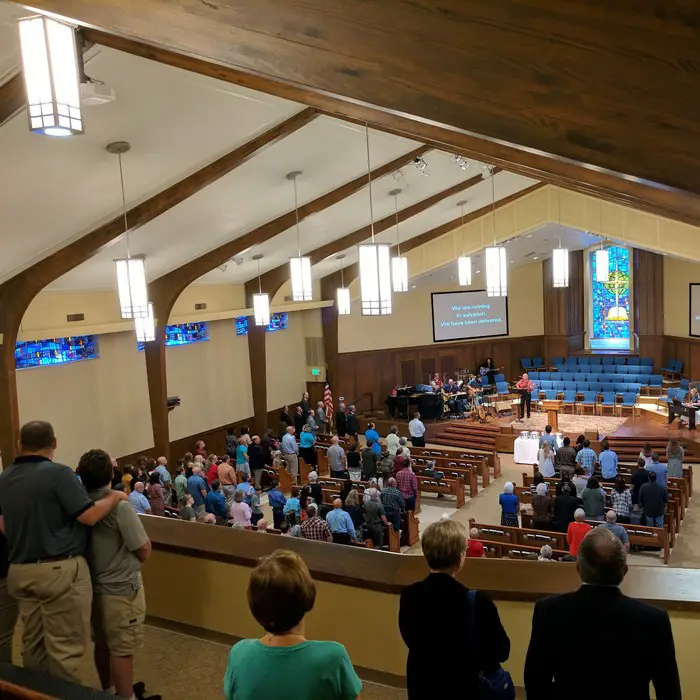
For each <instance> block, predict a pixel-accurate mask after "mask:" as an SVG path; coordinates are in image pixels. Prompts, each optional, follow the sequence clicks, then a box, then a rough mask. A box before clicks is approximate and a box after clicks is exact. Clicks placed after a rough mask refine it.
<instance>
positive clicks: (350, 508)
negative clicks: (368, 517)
mask: <svg viewBox="0 0 700 700" xmlns="http://www.w3.org/2000/svg"><path fill="white" fill-rule="evenodd" d="M343 510H345V512H346V513H347V514H348V515H349V516H350V519H351V520H352V524H353V525H354V526H355V532H356V533H357V538H358V539H360V540H361V539H362V523H363V522H364V518H363V517H362V506H361V505H360V494H359V493H358V491H357V489H352V490H351V491H349V492H348V495H347V496H346V497H345V504H344V505H343Z"/></svg>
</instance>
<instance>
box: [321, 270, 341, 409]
mask: <svg viewBox="0 0 700 700" xmlns="http://www.w3.org/2000/svg"><path fill="white" fill-rule="evenodd" d="M339 286H340V274H339V273H335V274H333V275H329V276H328V277H324V278H323V279H322V280H321V298H322V299H323V300H325V301H332V302H333V306H326V307H324V308H323V309H321V322H322V324H323V355H324V357H325V360H326V379H327V380H329V381H330V383H331V390H332V392H333V396H334V398H335V399H336V400H337V397H338V395H339V394H338V391H339V387H340V384H339V377H338V304H337V302H336V289H337V288H338V287H339Z"/></svg>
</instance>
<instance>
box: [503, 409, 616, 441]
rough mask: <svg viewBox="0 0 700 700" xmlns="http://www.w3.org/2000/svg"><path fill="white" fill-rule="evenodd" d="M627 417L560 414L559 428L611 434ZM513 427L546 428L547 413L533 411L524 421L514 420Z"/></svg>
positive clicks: (570, 430)
mask: <svg viewBox="0 0 700 700" xmlns="http://www.w3.org/2000/svg"><path fill="white" fill-rule="evenodd" d="M626 420H627V418H614V417H612V416H575V415H574V416H572V415H570V414H563V413H560V414H559V430H560V432H562V433H569V434H572V433H584V432H585V431H587V430H589V431H590V430H597V431H598V435H600V436H603V435H610V434H611V433H614V432H615V431H616V430H617V429H618V428H619V427H620V426H621V425H622V424H623V423H624V422H625V421H626ZM510 425H511V427H512V428H514V429H515V430H539V431H542V430H544V427H545V425H547V414H546V413H533V414H532V416H531V417H530V418H525V420H522V421H515V420H514V421H512V422H511V423H510Z"/></svg>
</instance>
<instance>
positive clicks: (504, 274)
mask: <svg viewBox="0 0 700 700" xmlns="http://www.w3.org/2000/svg"><path fill="white" fill-rule="evenodd" d="M484 258H485V262H486V295H487V296H489V297H505V296H508V266H507V264H506V249H505V247H504V246H490V247H488V248H486V249H485V256H484Z"/></svg>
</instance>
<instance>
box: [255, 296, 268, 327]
mask: <svg viewBox="0 0 700 700" xmlns="http://www.w3.org/2000/svg"><path fill="white" fill-rule="evenodd" d="M253 317H254V318H255V325H256V326H269V325H270V295H269V294H267V293H264V292H263V293H261V294H253Z"/></svg>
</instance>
